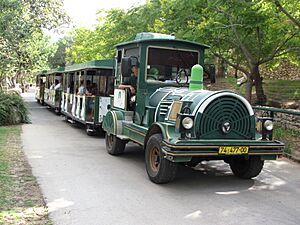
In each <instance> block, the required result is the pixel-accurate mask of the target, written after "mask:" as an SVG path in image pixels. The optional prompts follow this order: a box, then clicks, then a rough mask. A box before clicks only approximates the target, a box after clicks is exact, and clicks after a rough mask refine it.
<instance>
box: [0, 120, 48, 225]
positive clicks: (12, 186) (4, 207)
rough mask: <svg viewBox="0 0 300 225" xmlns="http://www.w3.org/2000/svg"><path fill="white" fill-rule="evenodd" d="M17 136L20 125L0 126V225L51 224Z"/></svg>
mask: <svg viewBox="0 0 300 225" xmlns="http://www.w3.org/2000/svg"><path fill="white" fill-rule="evenodd" d="M20 134H21V127H20V126H11V127H0V224H5V225H6V224H51V222H50V220H49V218H48V212H47V208H46V206H45V202H44V200H43V196H42V194H41V191H40V189H39V186H38V183H37V181H36V179H35V177H34V176H33V175H32V172H31V168H30V166H29V164H28V163H27V160H26V158H25V156H24V154H23V151H22V148H21V141H20Z"/></svg>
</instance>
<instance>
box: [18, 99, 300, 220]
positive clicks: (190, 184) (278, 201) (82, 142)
mask: <svg viewBox="0 0 300 225" xmlns="http://www.w3.org/2000/svg"><path fill="white" fill-rule="evenodd" d="M25 98H26V100H27V101H29V106H30V110H31V117H32V124H28V125H24V126H23V134H22V140H23V145H24V151H25V153H26V155H27V157H28V160H29V163H30V164H31V166H32V169H33V173H34V175H35V176H36V177H37V179H38V182H39V184H40V186H41V188H42V192H43V194H44V196H45V198H46V202H47V205H48V206H49V209H50V218H51V219H52V220H53V222H54V224H63V225H68V224H76V225H77V224H80V225H81V224H82V225H94V224H95V225H102V224H103V225H110V224H112V225H127V224H128V225H167V224H170V225H182V224H198V225H199V224H201V225H202V224H213V225H219V224H222V225H223V224H226V225H230V224H232V225H233V224H270V225H276V224H278V225H279V224H280V225H282V224H285V225H288V224H299V223H300V222H299V221H300V189H299V187H300V166H299V164H296V163H293V162H290V161H288V160H279V161H272V162H267V163H266V165H265V168H264V170H263V172H262V173H261V174H260V175H259V176H258V177H257V178H255V179H253V180H240V179H238V178H235V177H234V176H233V175H232V173H231V172H230V169H229V167H228V166H227V165H226V164H224V163H222V162H215V163H207V164H203V165H202V166H201V168H200V169H199V170H198V171H195V170H191V169H183V170H181V171H180V173H179V175H178V177H177V179H176V180H175V181H174V182H172V183H169V184H166V185H156V184H153V183H151V182H150V181H149V180H148V178H147V174H146V171H145V166H144V158H143V152H142V151H141V149H140V148H139V147H138V146H135V145H130V146H128V147H127V148H126V153H125V154H124V155H123V156H119V157H114V156H110V155H108V154H107V153H106V150H105V142H104V139H103V138H100V137H89V136H87V135H86V134H85V131H84V130H83V129H80V128H79V127H76V126H72V125H70V124H67V123H66V122H64V121H63V120H62V118H61V117H58V116H56V115H55V114H54V113H51V112H49V111H48V110H47V109H46V108H44V107H41V106H40V105H38V104H36V103H35V102H30V101H33V98H32V95H26V96H25Z"/></svg>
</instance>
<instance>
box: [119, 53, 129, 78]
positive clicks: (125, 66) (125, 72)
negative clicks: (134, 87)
mask: <svg viewBox="0 0 300 225" xmlns="http://www.w3.org/2000/svg"><path fill="white" fill-rule="evenodd" d="M121 73H122V76H123V77H130V76H131V58H130V57H123V58H122V60H121Z"/></svg>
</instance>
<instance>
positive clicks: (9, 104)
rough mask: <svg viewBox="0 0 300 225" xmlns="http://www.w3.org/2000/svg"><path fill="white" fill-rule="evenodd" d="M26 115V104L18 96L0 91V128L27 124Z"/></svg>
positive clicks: (27, 113)
mask: <svg viewBox="0 0 300 225" xmlns="http://www.w3.org/2000/svg"><path fill="white" fill-rule="evenodd" d="M28 115H29V112H28V109H27V107H26V104H25V102H24V100H23V99H22V97H21V96H20V95H19V94H17V93H16V92H10V93H7V92H3V91H0V126H3V125H13V124H19V123H28V122H29V117H28Z"/></svg>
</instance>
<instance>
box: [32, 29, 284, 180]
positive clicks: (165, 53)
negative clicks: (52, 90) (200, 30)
mask: <svg viewBox="0 0 300 225" xmlns="http://www.w3.org/2000/svg"><path fill="white" fill-rule="evenodd" d="M207 48H209V46H207V45H204V44H200V43H195V42H191V41H186V40H180V39H176V38H175V37H174V36H172V35H164V34H157V33H139V34H137V35H136V38H135V40H133V41H129V42H125V43H120V44H117V45H116V50H117V51H116V57H115V59H111V60H104V61H101V60H100V61H92V62H87V63H83V64H79V65H72V66H69V67H66V68H64V71H63V72H62V77H61V81H62V83H61V84H62V86H61V94H60V99H61V102H60V107H59V110H60V112H61V113H62V114H63V115H64V116H65V117H66V118H67V119H68V120H71V121H76V122H80V123H82V124H85V125H86V129H87V133H88V134H94V133H95V132H96V131H97V130H99V128H101V129H103V131H105V142H106V149H107V152H108V153H109V154H111V155H121V154H123V153H124V151H125V147H126V144H127V143H128V142H134V143H137V144H139V145H140V146H142V149H143V150H144V151H145V164H146V171H147V174H148V177H149V179H150V180H151V181H152V182H154V183H157V184H160V183H167V182H170V181H172V180H173V179H174V178H175V177H176V172H177V169H178V166H179V165H180V164H183V165H187V166H190V167H194V166H196V165H197V164H199V163H200V162H201V161H208V160H224V161H225V162H226V163H228V164H229V165H230V168H231V170H232V172H233V174H234V175H236V176H237V177H240V178H244V179H250V178H252V177H255V176H257V175H258V174H259V173H260V172H261V170H262V169H263V165H264V160H276V159H277V158H278V157H279V156H281V155H282V154H283V148H284V144H283V143H281V142H279V141H277V140H273V139H272V132H273V118H272V117H271V116H269V114H263V115H265V116H262V117H256V116H255V111H254V110H253V107H252V106H251V105H250V104H249V102H248V101H247V100H246V99H245V98H244V97H242V96H241V95H239V94H237V93H235V92H232V91H227V90H221V91H209V90H205V88H204V87H205V85H206V84H207V83H208V82H215V75H214V67H213V66H212V65H209V66H208V67H206V66H205V65H204V59H205V54H204V53H205V50H206V49H207ZM107 62H110V63H108V64H109V66H108V64H106V63H107ZM104 64H105V66H104ZM51 74H53V72H52V73H51ZM58 74H60V73H59V71H56V72H55V74H54V75H53V77H54V78H51V79H52V80H51V81H53V79H54V80H55V77H57V75H58ZM38 76H39V77H38V78H37V80H39V81H40V80H43V79H45V77H46V80H47V79H50V78H47V76H49V73H40V74H38ZM94 83H96V85H95V84H94ZM42 86H43V85H42ZM92 87H94V88H95V89H97V94H95V93H96V91H95V90H94V94H92ZM37 90H39V92H40V93H42V92H41V90H42V87H41V85H39V87H38V88H37ZM44 92H45V94H44V96H43V97H41V94H40V93H37V95H38V96H39V99H38V101H41V100H42V99H44V101H45V103H46V99H47V95H46V92H47V91H46V88H45V91H44ZM46 104H47V103H46Z"/></svg>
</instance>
